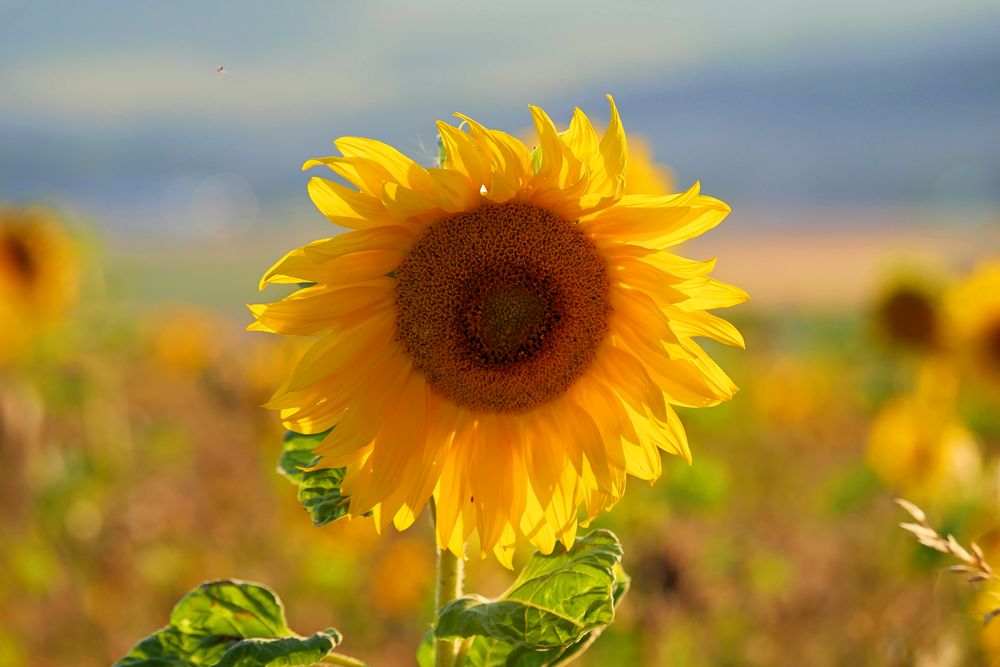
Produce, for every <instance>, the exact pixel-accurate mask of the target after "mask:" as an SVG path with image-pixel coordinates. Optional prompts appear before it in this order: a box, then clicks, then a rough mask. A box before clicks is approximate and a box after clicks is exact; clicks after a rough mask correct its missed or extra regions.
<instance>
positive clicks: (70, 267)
mask: <svg viewBox="0 0 1000 667" xmlns="http://www.w3.org/2000/svg"><path fill="white" fill-rule="evenodd" d="M77 278H78V276H77V263H76V254H75V252H74V248H73V244H72V242H71V241H70V239H69V237H68V236H67V235H66V234H65V233H64V232H63V231H62V230H61V229H60V228H59V225H58V224H57V223H56V220H55V218H54V217H53V216H52V215H51V214H50V213H49V212H48V211H46V210H44V209H42V208H38V207H32V208H14V207H0V321H2V322H7V323H10V322H16V323H17V324H16V326H10V325H5V326H2V327H0V362H4V361H8V360H10V359H11V358H12V357H15V356H17V355H18V354H20V353H21V352H22V351H23V350H24V349H25V348H26V346H27V345H28V343H30V341H31V340H32V339H33V338H35V337H36V336H37V335H38V334H40V333H41V332H43V331H44V330H46V329H48V328H49V327H51V326H52V325H54V324H55V323H57V322H58V321H59V319H60V318H61V317H62V316H63V315H64V314H65V313H66V311H67V309H68V308H69V307H70V306H71V305H72V303H73V302H74V300H75V299H76V292H77Z"/></svg>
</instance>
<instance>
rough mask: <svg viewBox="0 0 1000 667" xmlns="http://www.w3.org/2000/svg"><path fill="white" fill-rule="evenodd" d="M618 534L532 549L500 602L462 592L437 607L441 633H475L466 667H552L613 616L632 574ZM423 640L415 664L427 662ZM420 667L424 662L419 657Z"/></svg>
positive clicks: (583, 646)
mask: <svg viewBox="0 0 1000 667" xmlns="http://www.w3.org/2000/svg"><path fill="white" fill-rule="evenodd" d="M621 556H622V549H621V545H620V543H619V542H618V538H617V537H615V535H614V534H613V533H611V532H608V531H606V530H598V531H594V532H592V533H590V534H589V535H586V536H583V537H580V538H577V540H576V543H575V544H574V545H573V548H572V549H570V550H569V551H566V550H565V549H562V548H561V547H557V548H556V550H555V551H554V552H553V553H552V554H551V555H548V556H543V555H541V554H539V553H535V555H534V556H532V558H531V560H530V561H529V562H528V564H527V565H526V566H525V568H524V569H523V570H522V571H521V573H520V574H519V575H518V577H517V579H516V580H515V581H514V584H513V585H512V586H511V588H510V590H508V591H507V592H506V593H505V594H504V595H502V596H501V597H500V598H498V599H497V600H488V599H486V598H483V597H480V596H466V597H463V598H459V599H458V600H454V601H453V602H451V603H449V604H448V605H446V606H445V607H444V608H443V609H441V611H440V613H439V615H438V623H437V626H436V628H435V630H434V634H435V635H436V636H437V637H438V638H449V637H464V638H468V637H474V639H473V640H472V643H471V645H470V647H469V651H468V655H467V657H466V662H465V664H466V667H514V666H515V665H518V666H524V667H551V666H554V665H559V664H565V663H566V662H568V661H569V660H570V659H571V658H573V657H575V656H577V655H579V654H580V653H582V652H583V651H585V650H586V649H587V648H588V647H589V646H590V645H591V643H593V641H594V640H595V639H596V638H597V636H598V635H599V634H600V633H601V631H602V630H603V629H604V628H605V627H606V626H607V625H608V624H609V623H610V622H611V621H612V620H613V619H614V613H615V608H616V607H617V605H618V603H619V602H620V601H621V599H622V597H623V596H624V595H625V593H626V592H627V591H628V588H629V583H630V579H629V577H628V575H626V574H625V572H624V570H623V569H622V567H621ZM432 639H433V638H430V639H428V638H427V637H425V641H424V644H423V645H422V647H421V652H418V661H419V660H420V659H421V658H423V659H424V661H426V657H427V655H428V652H427V648H428V646H427V645H432ZM421 664H422V665H423V662H421Z"/></svg>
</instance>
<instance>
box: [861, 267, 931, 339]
mask: <svg viewBox="0 0 1000 667" xmlns="http://www.w3.org/2000/svg"><path fill="white" fill-rule="evenodd" d="M938 310H939V308H938V304H937V299H936V298H935V296H934V295H933V293H932V290H931V289H929V288H927V287H923V286H921V285H919V284H918V283H916V282H914V281H905V282H903V281H901V282H899V283H898V284H896V285H893V286H892V287H891V288H890V289H889V290H888V291H887V292H886V293H885V295H884V296H883V297H882V298H881V300H880V301H879V303H878V305H877V306H876V309H875V322H876V325H877V326H878V329H879V332H880V333H881V334H882V336H883V337H884V338H885V339H886V341H887V342H889V343H892V344H895V345H898V346H899V347H901V348H904V349H911V350H917V351H922V352H930V351H933V350H934V349H936V348H937V347H938V344H939V342H940V323H939V319H940V315H939V313H938Z"/></svg>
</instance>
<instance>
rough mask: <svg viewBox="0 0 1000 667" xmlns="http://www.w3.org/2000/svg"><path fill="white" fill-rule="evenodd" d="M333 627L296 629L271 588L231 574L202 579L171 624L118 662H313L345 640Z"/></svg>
mask: <svg viewBox="0 0 1000 667" xmlns="http://www.w3.org/2000/svg"><path fill="white" fill-rule="evenodd" d="M340 639H341V637H340V633H338V632H337V631H336V630H333V629H328V630H324V631H322V632H317V633H316V634H314V635H312V636H311V637H300V636H298V635H296V634H295V633H294V632H292V630H291V628H289V627H288V622H287V621H286V620H285V610H284V607H283V606H282V604H281V600H279V599H278V597H277V595H275V594H274V592H273V591H271V590H270V589H269V588H267V587H265V586H261V585H260V584H254V583H250V582H244V581H236V580H233V579H226V580H222V581H213V582H210V583H207V584H202V585H201V586H199V587H198V588H196V589H194V590H193V591H191V592H190V593H188V594H187V595H185V596H184V597H183V598H182V599H181V601H180V602H178V603H177V605H176V606H175V607H174V610H173V611H172V612H171V613H170V625H168V626H167V627H165V628H162V629H160V630H159V631H157V632H156V633H154V634H152V635H150V636H149V637H147V638H145V639H143V640H142V641H141V642H139V643H138V644H136V645H135V647H134V648H133V649H132V650H131V651H129V654H128V655H127V656H125V657H124V658H122V659H121V660H120V661H118V662H117V663H115V667H291V666H293V665H311V664H313V663H315V662H316V661H318V660H320V659H321V658H322V657H323V656H325V655H327V654H329V653H330V651H332V650H333V649H334V647H336V646H337V644H339V643H340Z"/></svg>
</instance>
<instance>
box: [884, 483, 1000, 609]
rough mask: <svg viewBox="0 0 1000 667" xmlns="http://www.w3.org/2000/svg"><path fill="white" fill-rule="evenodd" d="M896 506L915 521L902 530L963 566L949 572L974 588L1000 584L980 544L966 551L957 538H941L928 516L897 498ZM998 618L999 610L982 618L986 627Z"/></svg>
mask: <svg viewBox="0 0 1000 667" xmlns="http://www.w3.org/2000/svg"><path fill="white" fill-rule="evenodd" d="M896 504H897V505H899V506H900V507H902V508H903V509H904V510H906V512H907V513H908V514H909V515H910V516H911V517H912V518H913V521H911V522H903V523H900V524H899V527H900V528H902V529H903V530H905V531H907V532H908V533H910V534H912V535H913V536H914V537H916V538H917V541H918V542H920V544H923V545H924V546H925V547H930V548H931V549H934V550H935V551H940V552H941V553H943V554H949V555H950V556H953V557H955V558H957V559H958V560H960V561H962V563H963V565H952V566H951V567H949V568H948V571H949V572H954V573H956V574H964V575H967V577H968V579H967V580H968V582H969V583H971V584H977V583H981V582H983V581H989V580H990V579H997V580H1000V577H997V575H995V574H994V573H993V568H992V567H990V564H989V563H987V562H986V558H985V557H984V556H983V550H982V549H980V548H979V545H978V544H976V543H975V542H971V543H970V545H969V548H968V549H966V548H965V547H963V546H962V545H961V544H960V543H959V542H958V540H956V539H955V536H954V535H951V534H949V535H947V536H942V535H941V534H940V533H938V532H937V531H936V530H934V529H933V528H931V526H930V524H929V523H927V515H926V514H924V511H923V510H922V509H920V508H919V507H917V506H916V505H914V504H913V503H911V502H910V501H909V500H904V499H902V498H896ZM998 615H1000V607H996V608H994V609H992V610H990V612H989V613H987V614H986V616H985V617H984V618H983V625H986V624H987V623H989V622H990V621H992V620H993V619H994V618H996V617H997V616H998Z"/></svg>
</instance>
